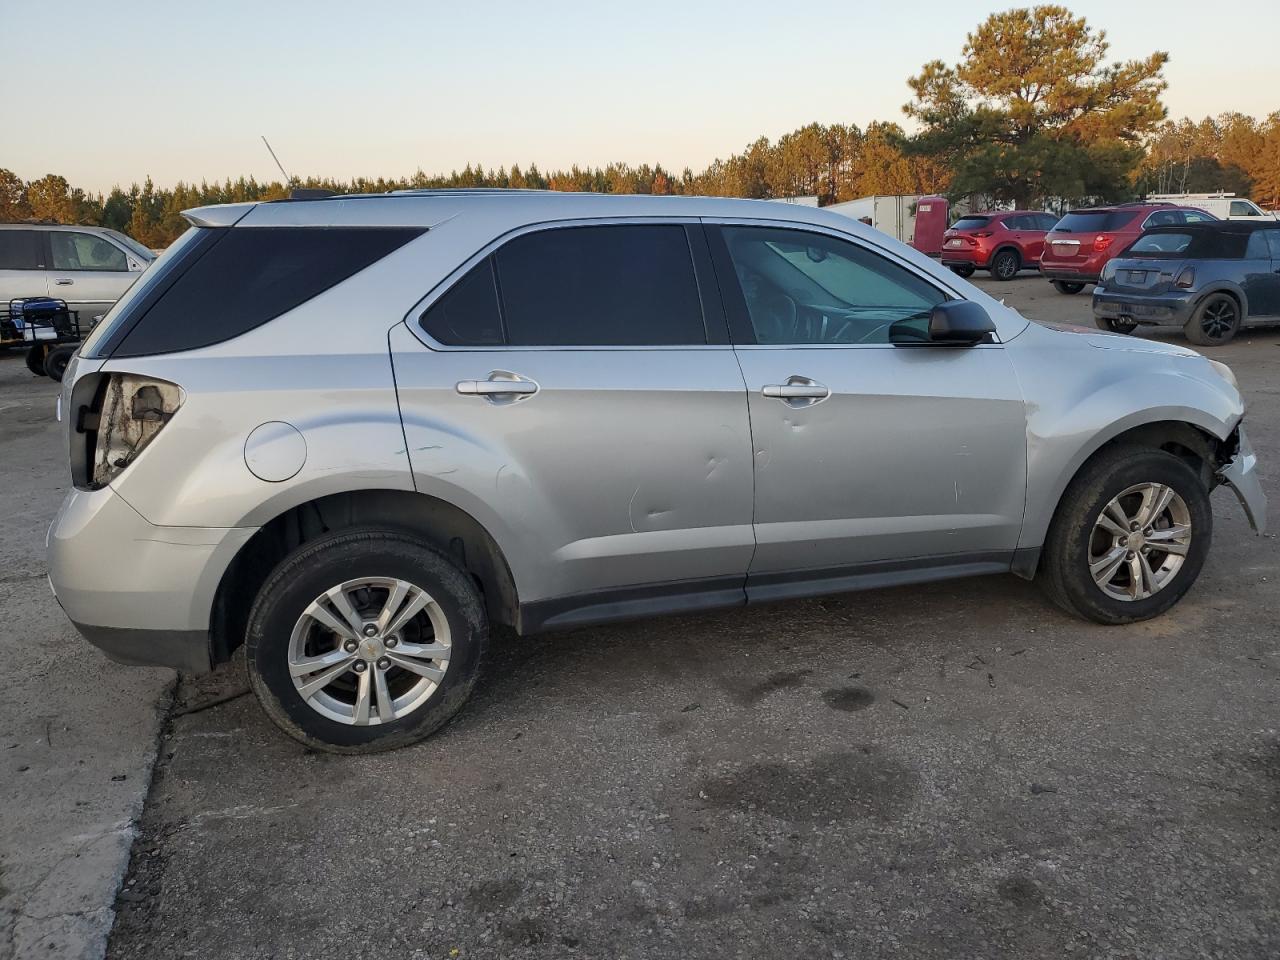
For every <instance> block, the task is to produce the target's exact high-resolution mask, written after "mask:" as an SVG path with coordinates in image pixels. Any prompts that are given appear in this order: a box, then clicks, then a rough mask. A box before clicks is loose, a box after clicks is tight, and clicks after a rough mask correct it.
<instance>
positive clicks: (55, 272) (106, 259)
mask: <svg viewBox="0 0 1280 960" xmlns="http://www.w3.org/2000/svg"><path fill="white" fill-rule="evenodd" d="M46 236H47V237H48V243H49V257H50V259H49V263H50V267H49V291H50V294H51V295H52V296H55V297H57V298H58V299H60V300H65V301H66V302H67V306H68V307H70V308H71V309H72V310H78V311H79V312H80V322H81V324H83V325H84V326H85V327H86V328H87V327H88V325H89V323H90V322H92V320H93V318H94V317H95V316H100V315H101V314H104V313H106V312H107V311H108V310H109V309H111V305H112V304H113V303H115V302H116V301H117V300H119V299H120V298H121V297H122V296H123V295H124V292H125V291H126V290H128V289H129V287H130V285H131V284H132V283H133V281H134V280H136V279H137V278H138V276H139V275H140V274H141V272H142V266H143V265H140V264H138V263H137V261H136V259H135V260H134V266H135V269H132V270H131V269H130V259H131V258H130V256H129V254H128V253H126V252H125V250H124V249H123V248H121V247H119V246H117V245H116V244H114V243H112V242H111V241H109V240H107V239H105V238H104V237H100V236H98V235H97V234H93V233H80V232H78V231H74V230H49V231H46Z"/></svg>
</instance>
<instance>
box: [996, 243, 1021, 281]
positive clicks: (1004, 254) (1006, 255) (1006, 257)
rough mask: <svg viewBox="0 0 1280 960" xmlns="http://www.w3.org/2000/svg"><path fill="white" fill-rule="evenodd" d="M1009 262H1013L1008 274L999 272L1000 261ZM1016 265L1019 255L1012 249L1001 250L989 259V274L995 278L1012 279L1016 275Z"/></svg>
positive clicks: (1017, 264)
mask: <svg viewBox="0 0 1280 960" xmlns="http://www.w3.org/2000/svg"><path fill="white" fill-rule="evenodd" d="M1010 262H1012V264H1013V269H1012V270H1010V271H1009V272H1008V274H1002V273H1001V272H1000V265H1001V264H1002V263H1010ZM1018 266H1019V257H1018V255H1017V253H1015V252H1014V251H1012V250H1001V251H1000V252H999V253H997V254H996V255H995V256H994V257H993V258H992V259H991V276H993V277H995V278H996V279H997V280H1012V279H1013V278H1014V277H1016V276H1017V275H1018Z"/></svg>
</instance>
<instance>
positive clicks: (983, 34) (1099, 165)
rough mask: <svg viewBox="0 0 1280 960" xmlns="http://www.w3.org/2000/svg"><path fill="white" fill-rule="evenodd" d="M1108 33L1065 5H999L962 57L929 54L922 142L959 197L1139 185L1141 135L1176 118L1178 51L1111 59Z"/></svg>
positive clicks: (1106, 195)
mask: <svg viewBox="0 0 1280 960" xmlns="http://www.w3.org/2000/svg"><path fill="white" fill-rule="evenodd" d="M1108 46H1109V45H1108V43H1107V41H1106V34H1105V33H1104V32H1103V31H1101V30H1094V29H1093V28H1091V27H1090V26H1089V25H1088V23H1087V22H1086V21H1085V20H1084V18H1083V17H1075V16H1072V14H1071V12H1070V11H1069V10H1067V9H1066V8H1065V7H1060V6H1053V5H1045V6H1037V7H1033V8H1030V9H1026V8H1024V9H1016V10H1010V11H1007V12H1004V13H996V14H992V15H991V16H990V17H988V18H987V20H986V21H985V22H983V23H982V24H981V25H980V26H979V27H978V28H977V30H975V31H974V32H973V33H970V34H969V35H968V39H967V41H966V43H965V45H964V50H963V59H962V60H961V62H960V63H958V64H956V65H955V66H947V65H946V64H945V63H943V62H942V61H941V60H935V61H932V62H930V63H926V64H925V65H924V67H923V69H922V70H921V72H920V73H919V74H918V75H916V76H914V77H912V78H911V79H910V80H909V81H908V83H909V85H910V87H911V90H912V92H913V94H914V98H913V100H912V101H911V102H910V103H909V104H907V105H906V106H905V107H904V110H905V111H906V113H907V114H908V115H909V116H911V117H914V118H915V119H916V120H918V121H919V123H920V125H921V128H922V129H921V131H920V133H919V134H918V135H917V136H915V137H914V138H912V140H911V144H910V148H911V152H912V153H914V154H916V155H918V156H929V157H934V158H938V159H942V160H944V161H946V162H947V163H948V165H949V166H950V167H951V169H952V170H953V171H954V177H953V179H952V181H951V185H950V192H951V193H952V194H953V195H964V194H969V193H985V194H989V195H991V196H993V197H994V198H995V199H996V200H998V201H1003V202H1011V203H1014V204H1017V205H1019V206H1026V205H1030V204H1031V202H1032V201H1033V200H1035V199H1043V198H1045V197H1066V198H1073V199H1075V198H1083V197H1097V198H1102V199H1116V198H1119V197H1121V196H1123V195H1126V194H1128V193H1130V192H1131V189H1132V188H1131V176H1132V174H1133V173H1134V172H1135V170H1136V168H1137V166H1138V164H1139V162H1140V161H1141V159H1142V145H1141V140H1142V138H1143V136H1144V135H1146V134H1147V133H1149V132H1150V131H1151V130H1153V129H1154V128H1155V127H1156V125H1157V124H1159V123H1160V121H1161V120H1163V119H1164V116H1165V110H1164V106H1163V105H1162V104H1161V102H1160V94H1161V93H1162V92H1163V91H1164V89H1165V86H1166V84H1165V81H1164V79H1163V77H1162V75H1161V70H1162V69H1163V67H1164V65H1165V63H1166V62H1167V61H1168V55H1167V54H1165V53H1159V52H1157V53H1153V54H1151V55H1150V56H1148V57H1146V58H1145V59H1141V60H1130V61H1126V62H1123V63H1108V62H1107V51H1108Z"/></svg>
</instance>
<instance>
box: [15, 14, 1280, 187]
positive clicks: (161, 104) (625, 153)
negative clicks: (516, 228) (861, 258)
mask: <svg viewBox="0 0 1280 960" xmlns="http://www.w3.org/2000/svg"><path fill="white" fill-rule="evenodd" d="M1068 6H1069V7H1070V8H1071V9H1072V11H1073V12H1075V13H1076V14H1077V15H1083V16H1085V17H1086V18H1087V19H1088V21H1089V23H1090V24H1091V25H1093V26H1095V27H1100V28H1102V29H1104V30H1106V32H1107V36H1108V39H1109V40H1110V41H1111V44H1112V47H1111V53H1112V55H1113V56H1114V57H1115V58H1117V59H1128V58H1136V57H1141V56H1146V55H1147V54H1149V53H1151V52H1152V51H1154V50H1165V51H1167V52H1168V53H1169V54H1170V55H1171V58H1172V59H1171V62H1170V64H1169V66H1168V67H1167V68H1166V71H1165V76H1166V78H1167V80H1168V82H1169V89H1168V92H1167V93H1166V95H1165V103H1166V105H1167V106H1168V108H1169V112H1170V115H1171V116H1173V117H1181V116H1184V115H1190V116H1192V117H1194V118H1197V119H1199V118H1202V117H1204V116H1206V115H1210V114H1218V113H1221V112H1223V111H1227V110H1236V111H1240V112H1242V113H1246V114H1252V115H1254V116H1258V117H1262V116H1265V115H1267V114H1269V113H1271V112H1273V111H1275V110H1280V56H1275V55H1274V51H1275V47H1274V43H1272V42H1271V41H1272V39H1273V38H1274V37H1276V36H1277V35H1280V2H1277V0H1232V2H1231V3H1230V4H1229V6H1227V7H1224V8H1218V12H1217V13H1213V12H1210V9H1211V8H1206V6H1205V4H1204V3H1203V0H1158V2H1149V0H1136V2H1135V0H1125V2H1116V0H1105V2H1094V0H1088V2H1083V0H1082V2H1073V3H1068ZM999 9H1005V6H1004V5H999V6H983V5H979V4H976V3H957V2H954V0H950V2H935V0H912V2H906V3H896V4H887V3H884V2H880V3H864V2H860V0H843V2H829V0H805V2H802V3H798V2H792V3H780V2H778V0H738V2H736V3H727V2H726V3H699V2H696V0H683V2H669V0H647V2H643V3H636V2H627V3H621V2H611V0H595V2H591V3H586V2H561V0H539V2H529V0H522V2H519V3H508V2H505V0H487V2H486V3H483V4H479V3H475V2H471V3H466V2H457V0H454V2H452V3H447V4H446V3H437V2H428V0H420V2H416V3H410V2H392V0H359V2H352V0H346V2H341V3H338V2H332V0H312V2H308V3H293V2H286V0H256V2H248V0H198V2H197V0H168V2H153V0H129V2H126V3H103V2H101V0H93V2H79V0H0V25H3V30H2V31H0V32H2V33H3V35H4V37H5V39H4V46H5V47H6V48H7V49H8V50H9V51H10V52H11V53H12V51H14V50H15V49H24V48H26V47H27V46H28V45H30V46H31V47H33V48H35V47H38V48H39V50H40V54H41V62H40V64H39V66H38V68H37V67H36V66H35V65H34V64H33V65H32V66H29V67H23V68H20V69H13V68H12V67H11V66H10V67H8V68H6V69H5V70H3V71H0V167H7V168H9V169H11V170H13V171H14V172H15V173H17V174H18V175H19V176H20V177H22V178H23V179H27V180H30V179H34V178H36V177H40V176H43V175H44V174H46V173H60V174H62V175H63V176H65V177H66V178H67V179H68V180H69V181H70V182H71V183H72V184H73V185H75V186H80V187H84V188H85V189H88V190H91V191H93V192H99V191H106V190H109V189H110V188H111V187H112V186H113V185H115V184H121V185H124V186H126V187H127V186H128V185H129V184H130V183H132V182H140V181H141V180H143V179H144V178H145V177H147V176H148V175H149V176H151V177H152V178H153V180H154V181H155V182H156V183H157V184H158V185H162V186H169V185H172V184H173V183H175V182H176V181H178V180H186V181H196V182H198V181H200V180H202V179H207V180H211V181H212V180H221V179H224V178H226V177H231V178H236V177H239V176H246V177H247V176H250V175H252V176H254V177H257V178H258V179H259V180H269V179H273V178H277V179H278V177H279V172H278V170H277V168H276V166H275V164H274V163H273V161H272V159H271V156H270V154H268V153H267V150H266V148H265V147H264V146H263V144H262V140H261V139H260V137H261V136H262V135H266V137H267V138H268V139H269V140H270V141H271V145H272V146H273V147H274V148H275V151H276V153H277V154H278V155H279V157H280V160H281V161H282V162H283V164H284V166H285V168H286V169H287V170H288V172H289V173H290V174H291V175H294V176H309V175H315V176H331V177H336V178H340V179H349V178H351V177H353V176H362V175H363V176H370V177H377V176H387V177H400V176H409V175H411V174H413V173H414V171H416V170H418V169H422V170H424V171H426V172H427V173H447V172H448V171H449V170H451V169H455V168H459V169H460V168H461V167H463V166H464V165H465V164H466V163H468V162H471V163H479V164H482V165H484V166H485V167H494V166H499V165H508V166H509V165H510V164H512V163H513V162H514V163H519V164H520V165H521V166H527V165H528V164H529V163H530V162H536V163H537V164H538V165H539V167H540V168H542V169H544V170H547V169H551V168H556V167H567V166H569V165H570V164H572V163H579V164H583V165H592V166H594V165H603V164H606V163H608V162H610V161H614V160H618V161H626V162H630V163H633V164H639V163H646V162H647V163H651V164H652V163H661V164H662V165H663V166H664V167H666V168H667V169H669V170H673V171H675V172H677V173H678V172H679V171H680V170H682V169H683V168H684V167H686V166H690V167H692V168H694V169H695V170H697V169H700V168H701V167H703V166H705V165H706V164H707V163H709V162H710V161H711V160H713V159H714V158H716V157H718V156H719V157H724V156H728V155H729V154H730V153H734V152H737V151H739V150H741V149H742V148H743V147H744V146H745V145H746V144H748V143H750V142H751V141H753V140H755V139H756V138H757V137H759V136H761V135H765V136H768V137H770V138H776V137H778V136H780V135H782V134H784V133H786V132H787V131H789V130H793V129H795V128H797V127H800V126H803V125H804V124H807V123H811V122H815V121H816V122H820V123H837V122H840V123H856V124H858V125H859V126H862V127H865V126H866V125H867V123H869V122H870V121H872V120H877V119H880V120H895V121H898V122H903V121H904V119H905V118H904V117H903V115H902V109H901V108H902V105H903V104H904V103H906V102H907V100H908V99H909V91H908V88H907V85H906V80H907V77H908V76H910V75H911V74H913V73H915V72H917V71H918V70H919V68H920V66H921V65H922V64H923V63H925V62H926V61H928V60H931V59H935V58H940V59H943V60H946V61H947V62H949V63H953V62H955V61H956V60H957V59H958V58H959V56H960V51H961V48H962V46H963V45H964V40H965V35H966V34H967V33H968V32H969V31H970V30H972V29H973V28H974V27H976V26H977V24H978V23H979V21H981V20H982V19H984V18H985V17H986V15H987V14H988V13H991V12H993V11H995V10H999ZM1228 11H1229V12H1228ZM1250 37H1252V38H1255V39H1254V40H1248V39H1246V38H1250ZM1242 40H1243V41H1245V42H1244V45H1243V46H1242V45H1241V41H1242ZM1250 51H1252V52H1250ZM46 58H49V59H46Z"/></svg>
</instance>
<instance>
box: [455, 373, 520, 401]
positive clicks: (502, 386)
mask: <svg viewBox="0 0 1280 960" xmlns="http://www.w3.org/2000/svg"><path fill="white" fill-rule="evenodd" d="M538 389H539V388H538V384H537V383H535V382H534V381H532V380H529V379H527V378H526V377H522V376H520V375H519V374H517V373H508V372H507V371H506V370H495V371H493V373H491V374H489V377H488V379H486V380H459V381H458V386H457V390H458V393H460V394H462V395H463V396H464V397H484V398H485V399H486V400H488V401H489V402H491V403H503V402H511V401H514V400H523V399H524V398H526V397H531V396H533V395H534V394H535V393H537V392H538Z"/></svg>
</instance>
